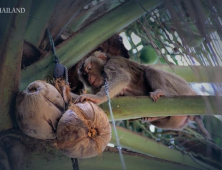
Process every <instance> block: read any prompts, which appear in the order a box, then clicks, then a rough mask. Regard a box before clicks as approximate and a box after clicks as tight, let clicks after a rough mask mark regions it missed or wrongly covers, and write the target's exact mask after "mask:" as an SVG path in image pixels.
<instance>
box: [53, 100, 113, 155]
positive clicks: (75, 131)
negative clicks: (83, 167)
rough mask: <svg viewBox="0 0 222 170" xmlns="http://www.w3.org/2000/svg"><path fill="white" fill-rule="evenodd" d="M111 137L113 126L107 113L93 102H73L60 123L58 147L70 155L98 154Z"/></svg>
mask: <svg viewBox="0 0 222 170" xmlns="http://www.w3.org/2000/svg"><path fill="white" fill-rule="evenodd" d="M110 139H111V128H110V124H109V120H108V118H107V116H106V114H105V113H104V111H103V110H102V109H101V108H100V107H98V106H97V105H95V104H93V103H91V102H84V103H77V104H76V105H74V104H72V105H71V106H70V107H69V109H68V110H67V111H66V112H65V113H64V114H63V116H62V118H61V119H60V121H59V123H58V127H57V141H58V148H59V149H60V150H61V151H62V152H63V153H64V154H65V155H66V156H68V157H72V158H90V157H94V156H97V155H98V154H100V153H101V152H102V151H103V150H104V149H105V148H106V146H107V144H108V143H109V141H110Z"/></svg>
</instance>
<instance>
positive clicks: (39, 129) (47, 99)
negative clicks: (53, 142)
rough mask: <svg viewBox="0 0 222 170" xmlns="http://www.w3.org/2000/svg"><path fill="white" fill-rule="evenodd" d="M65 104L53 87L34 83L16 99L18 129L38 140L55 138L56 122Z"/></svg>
mask: <svg viewBox="0 0 222 170" xmlns="http://www.w3.org/2000/svg"><path fill="white" fill-rule="evenodd" d="M64 111H65V103H64V100H63V98H62V96H61V95H60V93H59V92H58V91H57V90H56V88H55V87H54V86H52V85H51V84H48V83H46V82H44V81H35V82H33V83H31V84H29V85H28V87H27V88H26V89H25V90H24V91H22V92H20V93H19V94H18V96H17V99H16V119H17V122H18V125H19V127H20V129H21V130H22V131H23V133H25V134H26V135H28V136H31V137H34V138H38V139H54V138H56V128H57V125H58V121H59V119H60V117H61V116H62V114H63V113H64Z"/></svg>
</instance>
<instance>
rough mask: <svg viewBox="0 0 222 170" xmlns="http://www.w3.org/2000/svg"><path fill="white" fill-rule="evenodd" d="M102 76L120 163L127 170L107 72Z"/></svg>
mask: <svg viewBox="0 0 222 170" xmlns="http://www.w3.org/2000/svg"><path fill="white" fill-rule="evenodd" d="M102 75H103V77H104V80H105V82H104V86H105V92H106V96H107V103H108V106H109V112H110V116H111V119H112V124H113V130H114V134H115V138H116V144H117V149H118V151H119V156H120V161H121V164H122V168H123V170H126V165H125V161H124V158H123V154H122V146H121V145H120V142H119V138H118V134H117V130H116V126H115V120H114V117H113V111H112V106H111V100H110V96H109V86H108V83H107V75H106V73H105V71H103V72H102Z"/></svg>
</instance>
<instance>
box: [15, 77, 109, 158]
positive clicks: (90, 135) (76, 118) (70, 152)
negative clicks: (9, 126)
mask: <svg viewBox="0 0 222 170" xmlns="http://www.w3.org/2000/svg"><path fill="white" fill-rule="evenodd" d="M16 119H17V122H18V125H19V127H20V129H21V130H22V131H23V133H25V134H26V135H28V136H31V137H34V138H38V139H55V138H57V146H58V148H59V149H60V150H61V151H62V152H63V153H64V154H65V155H66V156H68V157H73V158H89V157H93V156H96V155H98V154H100V153H101V152H102V151H103V150H104V149H105V147H106V145H107V144H108V143H109V141H110V139H111V128H110V124H109V120H108V118H107V116H106V114H105V113H104V111H103V110H102V109H101V108H100V107H98V106H97V105H95V104H94V103H92V102H84V103H77V104H71V105H70V107H69V109H68V110H66V111H65V102H64V99H63V97H62V95H61V94H60V93H59V92H58V90H57V89H56V88H55V87H54V86H52V85H51V84H49V83H46V82H44V81H35V82H33V83H31V84H30V85H28V87H27V88H26V89H25V90H24V91H22V92H20V93H19V95H18V97H17V100H16Z"/></svg>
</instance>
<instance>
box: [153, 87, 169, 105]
mask: <svg viewBox="0 0 222 170" xmlns="http://www.w3.org/2000/svg"><path fill="white" fill-rule="evenodd" d="M160 96H165V93H164V91H163V90H161V89H157V90H155V91H154V92H150V97H151V98H152V99H153V101H154V102H155V103H156V102H157V100H158V99H159V98H160Z"/></svg>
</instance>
